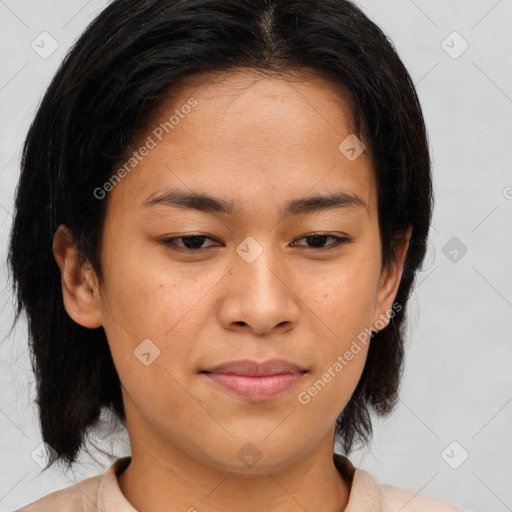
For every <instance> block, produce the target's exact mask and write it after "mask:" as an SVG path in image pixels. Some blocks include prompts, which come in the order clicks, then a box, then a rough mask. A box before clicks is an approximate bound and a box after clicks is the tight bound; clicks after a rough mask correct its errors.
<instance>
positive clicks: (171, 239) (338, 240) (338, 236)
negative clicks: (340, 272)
mask: <svg viewBox="0 0 512 512" xmlns="http://www.w3.org/2000/svg"><path fill="white" fill-rule="evenodd" d="M196 236H197V237H201V238H207V239H210V240H213V241H215V242H216V241H217V240H216V239H215V238H214V237H212V236H211V235H207V234H205V233H193V234H190V235H180V236H173V237H166V238H164V239H162V240H161V241H160V243H161V244H166V243H168V244H170V243H173V242H174V241H175V240H179V239H183V238H193V237H196ZM313 236H326V237H332V238H335V239H336V243H337V244H340V243H342V242H351V241H353V240H354V238H353V237H351V236H349V235H344V234H336V233H329V232H328V233H325V232H313V233H307V234H305V235H302V236H300V237H297V238H295V239H294V240H293V242H296V241H298V240H302V239H304V238H310V237H313ZM331 245H332V244H331ZM178 247H181V246H179V245H178ZM209 247H213V246H211V245H210V246H207V247H204V248H199V249H188V248H185V247H181V248H182V249H185V250H191V251H195V252H198V251H200V250H202V249H208V248H209ZM311 249H315V247H312V248H311ZM318 249H321V248H318Z"/></svg>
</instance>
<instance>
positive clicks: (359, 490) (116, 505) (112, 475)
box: [97, 453, 382, 512]
mask: <svg viewBox="0 0 512 512" xmlns="http://www.w3.org/2000/svg"><path fill="white" fill-rule="evenodd" d="M333 460H334V465H335V466H336V469H337V470H338V471H339V472H340V474H341V476H342V477H343V478H344V479H345V481H347V482H349V483H351V490H350V495H349V500H348V504H347V506H346V508H345V510H344V511H343V512H381V511H382V506H381V505H382V497H381V488H380V486H379V484H378V483H377V482H376V481H375V479H374V478H373V477H372V476H371V475H370V474H369V473H367V472H366V471H364V470H362V469H359V468H355V467H354V465H353V464H352V463H351V462H350V460H349V459H348V458H347V457H344V456H343V455H339V454H337V453H335V454H334V457H333ZM130 461H131V456H127V457H122V458H118V459H117V460H116V461H115V462H114V463H113V464H111V465H110V467H109V468H108V470H107V471H106V472H105V473H104V474H103V476H102V477H101V480H100V484H99V488H98V504H97V506H98V509H99V510H101V511H102V512H137V510H136V509H134V508H133V506H132V505H131V504H130V502H129V501H128V500H127V499H126V498H125V496H124V495H123V493H122V492H121V489H120V487H119V482H118V480H117V477H118V476H119V475H120V474H121V472H122V471H124V470H125V469H126V467H127V466H128V465H129V464H130Z"/></svg>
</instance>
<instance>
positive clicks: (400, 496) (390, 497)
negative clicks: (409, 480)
mask: <svg viewBox="0 0 512 512" xmlns="http://www.w3.org/2000/svg"><path fill="white" fill-rule="evenodd" d="M379 487H380V491H381V500H382V512H388V511H389V512H394V511H396V510H401V511H402V512H464V511H463V510H462V509H460V508H457V507H454V506H453V505H449V504H448V503H445V502H443V501H440V500H437V499H434V498H430V497H428V496H424V495H422V494H418V493H417V492H414V491H410V490H408V489H403V488H401V487H394V486H392V485H387V484H379Z"/></svg>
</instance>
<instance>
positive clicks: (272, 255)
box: [236, 233, 285, 294]
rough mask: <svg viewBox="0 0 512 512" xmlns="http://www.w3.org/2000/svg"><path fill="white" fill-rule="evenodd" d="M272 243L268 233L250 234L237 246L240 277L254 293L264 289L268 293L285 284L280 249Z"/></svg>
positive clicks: (237, 264)
mask: <svg viewBox="0 0 512 512" xmlns="http://www.w3.org/2000/svg"><path fill="white" fill-rule="evenodd" d="M272 244H273V241H272V235H271V234H269V233H266V234H260V235H255V236H254V237H253V236H248V237H246V238H245V239H244V240H243V241H242V242H241V243H240V244H239V245H238V246H237V248H236V253H237V256H238V258H239V261H237V262H236V268H237V270H239V272H237V274H238V279H240V280H241V281H242V282H244V283H247V285H248V289H249V290H251V291H252V293H259V292H260V291H263V292H264V293H265V294H268V293H269V291H270V289H272V290H274V289H275V288H276V287H277V288H280V287H281V286H284V285H283V280H284V279H285V277H284V269H283V266H282V265H281V264H280V257H279V254H278V253H279V250H276V249H275V248H274V247H273V246H272ZM280 273H282V274H283V276H280V275H279V274H280Z"/></svg>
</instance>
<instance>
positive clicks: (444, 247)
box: [0, 0, 512, 512]
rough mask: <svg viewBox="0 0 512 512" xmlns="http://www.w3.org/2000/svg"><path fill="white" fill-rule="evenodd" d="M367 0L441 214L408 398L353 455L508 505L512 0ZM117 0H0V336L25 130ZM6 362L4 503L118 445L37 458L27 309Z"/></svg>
mask: <svg viewBox="0 0 512 512" xmlns="http://www.w3.org/2000/svg"><path fill="white" fill-rule="evenodd" d="M319 1H321V0H319ZM358 3H359V5H360V6H361V7H362V8H363V9H364V11H365V12H366V13H367V14H368V15H369V16H370V17H371V18H372V19H373V20H374V21H376V22H377V24H379V25H380V26H381V27H382V28H383V30H384V31H385V32H386V34H387V35H388V36H389V37H390V38H391V39H392V41H393V42H394V44H395V46H396V48H397V51H398V53H399V54H400V56H401V57H402V59H403V61H404V63H405V64H406V66H407V68H408V69H409V71H410V74H411V76H412V77H413V80H414V82H415V84H416V86H417V90H418V93H419V96H420V100H421V102H422V106H423V108H424V114H425V118H426V123H427V127H428V130H429V135H430V143H431V147H432V156H433V174H434V189H435V214H434V222H433V228H432V232H431V238H430V243H429V251H428V254H427V257H426V260H425V263H424V265H423V269H422V271H421V272H420V273H419V275H418V278H417V284H416V287H415V290H414V293H413V295H412V298H411V301H410V306H409V321H408V337H407V347H406V351H407V356H406V357H407V360H406V367H405V374H404V379H403V386H402V391H401V398H400V403H399V405H398V407H397V409H396V411H395V412H394V414H393V415H392V416H391V417H390V418H388V419H387V420H380V421H377V420H376V421H375V435H374V440H373V443H372V444H371V445H370V446H369V447H367V448H366V449H364V450H361V451H358V452H356V453H354V454H353V455H352V456H351V458H352V460H353V462H354V463H355V464H356V465H357V466H360V467H362V468H365V469H366V470H368V471H370V472H371V473H372V474H373V475H374V476H375V477H376V478H377V479H378V480H379V481H381V482H385V483H389V484H393V485H398V486H401V487H407V488H410V489H413V490H414V491H418V492H421V493H422V494H426V495H430V496H433V497H436V498H439V499H442V500H445V501H448V502H451V503H453V504H455V505H457V506H459V507H461V508H464V509H466V510H472V511H477V512H478V511H480V512H484V511H491V510H492V511H493V512H505V511H511V510H512V428H511V427H512V371H511V366H512V339H511V332H512V250H511V245H512V244H511V236H512V165H511V164H512V151H511V137H512V123H511V118H512V71H511V66H510V55H511V54H512V32H511V30H510V26H511V22H512V1H511V0H500V1H497V0H450V1H447V0H428V1H427V0H414V1H413V0H373V1H371V0H364V1H361V2H358ZM106 4H107V2H105V1H104V0H103V1H100V0H91V1H88V2H87V1H86V0H51V1H45V2H41V1H40V0H0V52H1V62H2V65H1V69H0V104H1V113H2V115H1V117H0V253H1V254H0V255H1V256H2V259H1V263H0V293H1V295H0V299H1V303H0V308H1V309H0V314H1V318H0V336H1V338H2V339H3V338H4V337H5V336H6V335H7V333H8V329H9V328H10V326H11V322H12V318H13V303H12V296H11V292H10V287H11V284H10V282H8V281H7V269H6V263H5V258H6V255H7V244H8V235H9V230H10V227H11V222H12V209H13V201H14V199H13V197H14V190H15V186H16V182H17V180H18V175H19V157H20V150H21V146H22V142H23V139H24V136H25V134H26V131H27V129H28V126H29V123H30V122H31V120H32V118H33V116H34V113H35V111H36V108H37V106H38V103H39V101H40V99H41V97H42V95H43V93H44V91H45V89H46V87H47V86H48V84H49V82H50V80H51V77H52V76H53V74H54V73H55V71H56V70H57V67H58V66H59V64H60V62H61V61H62V59H63V58H64V56H65V54H66V52H67V51H68V49H69V47H70V46H71V44H72V43H73V42H74V41H75V40H76V38H77V37H78V36H79V35H80V34H81V33H82V31H83V30H84V29H85V27H86V26H87V25H88V24H89V23H90V21H91V20H92V19H93V18H94V17H95V16H96V15H97V14H98V13H99V12H100V11H101V10H102V9H103V8H104V7H105V6H106ZM42 32H48V33H49V34H50V35H51V37H52V38H53V39H54V40H55V41H56V42H57V44H58V47H57V48H56V49H55V51H54V52H53V53H52V54H51V55H49V56H48V55H43V56H41V55H40V54H39V53H37V52H36V51H34V49H33V48H32V42H33V41H34V40H36V42H37V41H38V40H40V39H38V38H40V37H48V36H46V35H43V36H40V34H41V33H42ZM48 41H49V39H48ZM46 48H47V49H48V50H47V51H49V50H51V49H52V48H51V46H50V45H46ZM105 51H108V47H106V48H105ZM43 57H45V58H43ZM34 221H35V222H36V221H37V219H34ZM0 371H1V373H0V511H6V512H9V511H12V510H15V509H16V508H17V507H20V506H22V505H25V504H27V503H29V502H31V501H34V500H35V499H37V498H39V497H41V496H43V495H45V494H47V493H49V492H51V491H55V490H58V489H61V488H64V487H67V486H69V485H72V484H73V483H75V482H76V481H78V480H81V479H83V478H86V477H89V476H93V475H96V474H99V473H103V472H104V471H105V469H106V468H107V467H108V465H109V464H110V463H111V459H110V458H107V457H105V456H102V455H97V456H95V459H96V460H93V459H91V458H90V457H87V456H83V457H82V459H81V463H80V464H79V465H77V466H75V469H74V471H73V472H70V473H67V474H64V473H61V472H58V471H57V470H50V471H49V472H47V473H45V474H40V469H41V468H40V467H39V465H38V464H37V463H36V462H35V460H34V459H33V458H32V454H33V453H34V451H36V450H37V449H38V446H39V445H40V443H41V434H40V431H39V426H38V419H37V411H36V408H35V405H34V398H35V397H34V376H33V374H32V371H31V368H30V361H29V357H28V348H27V336H26V321H25V319H22V321H21V322H20V324H19V327H18V328H17V329H16V330H15V331H14V334H13V335H12V337H11V338H8V339H7V340H6V341H5V342H3V343H1V344H0ZM109 428H110V427H109V423H108V421H107V419H106V420H105V422H104V423H103V426H102V428H101V429H100V430H99V431H98V440H99V442H100V446H102V447H103V448H105V449H106V450H113V451H114V455H115V456H122V455H126V454H129V444H128V441H127V437H126V435H125V433H123V432H117V433H114V434H113V435H112V436H108V435H107V433H108V431H109ZM102 436H105V440H104V441H101V438H102ZM397 512H398V511H397Z"/></svg>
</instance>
